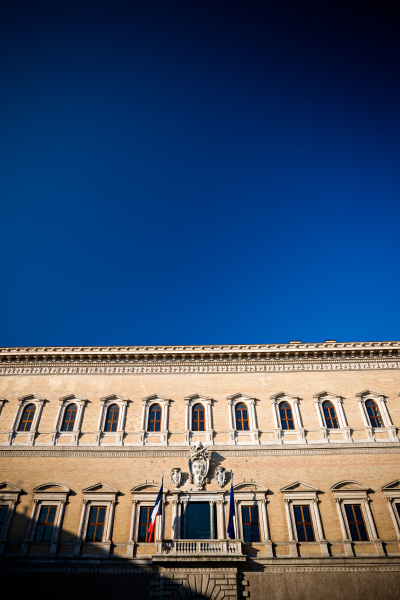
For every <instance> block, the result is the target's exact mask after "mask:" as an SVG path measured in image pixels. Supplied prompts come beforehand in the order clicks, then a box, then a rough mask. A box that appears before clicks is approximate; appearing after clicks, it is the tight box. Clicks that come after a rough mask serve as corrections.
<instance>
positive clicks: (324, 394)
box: [313, 390, 342, 400]
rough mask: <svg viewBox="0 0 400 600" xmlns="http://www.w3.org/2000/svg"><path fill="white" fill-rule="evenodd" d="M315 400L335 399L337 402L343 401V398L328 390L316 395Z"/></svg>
mask: <svg viewBox="0 0 400 600" xmlns="http://www.w3.org/2000/svg"><path fill="white" fill-rule="evenodd" d="M313 398H318V399H320V400H325V399H326V400H329V398H335V399H336V400H341V399H342V396H339V395H338V394H333V393H332V392H328V391H327V390H324V391H323V392H319V393H318V394H314V396H313Z"/></svg>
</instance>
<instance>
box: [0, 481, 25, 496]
mask: <svg viewBox="0 0 400 600" xmlns="http://www.w3.org/2000/svg"><path fill="white" fill-rule="evenodd" d="M0 492H2V493H7V492H10V493H13V494H16V493H17V492H22V490H21V488H19V487H16V486H15V485H12V483H8V481H2V482H1V483H0Z"/></svg>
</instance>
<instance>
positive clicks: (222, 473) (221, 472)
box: [214, 467, 226, 488]
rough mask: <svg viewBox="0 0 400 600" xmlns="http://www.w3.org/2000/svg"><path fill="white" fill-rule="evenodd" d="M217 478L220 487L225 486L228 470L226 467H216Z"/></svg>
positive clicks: (215, 474)
mask: <svg viewBox="0 0 400 600" xmlns="http://www.w3.org/2000/svg"><path fill="white" fill-rule="evenodd" d="M214 476H215V480H216V482H217V483H218V485H219V487H221V488H222V487H224V485H225V483H226V470H225V467H216V469H215V471H214Z"/></svg>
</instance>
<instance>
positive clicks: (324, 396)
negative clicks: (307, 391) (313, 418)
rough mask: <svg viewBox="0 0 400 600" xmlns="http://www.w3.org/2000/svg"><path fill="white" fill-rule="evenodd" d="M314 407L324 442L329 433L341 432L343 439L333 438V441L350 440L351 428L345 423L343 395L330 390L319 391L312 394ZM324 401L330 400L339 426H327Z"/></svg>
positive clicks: (327, 440) (326, 440)
mask: <svg viewBox="0 0 400 600" xmlns="http://www.w3.org/2000/svg"><path fill="white" fill-rule="evenodd" d="M314 402H315V408H316V411H317V416H318V421H319V426H320V430H321V434H322V438H323V440H324V441H325V442H330V441H331V439H330V434H331V433H342V434H343V440H340V439H335V440H334V441H335V443H338V442H339V443H340V442H350V441H351V429H350V427H349V425H348V423H347V419H346V414H345V412H344V409H343V397H342V396H338V394H332V392H328V391H326V390H324V391H323V392H319V393H318V394H315V395H314ZM325 402H330V403H331V404H333V407H334V409H335V412H336V418H337V420H338V425H339V427H334V428H331V427H328V423H327V421H326V417H325V413H324V409H323V405H324V403H325Z"/></svg>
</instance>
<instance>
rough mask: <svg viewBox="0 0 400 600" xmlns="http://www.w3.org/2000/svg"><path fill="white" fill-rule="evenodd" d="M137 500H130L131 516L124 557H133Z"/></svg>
mask: <svg viewBox="0 0 400 600" xmlns="http://www.w3.org/2000/svg"><path fill="white" fill-rule="evenodd" d="M137 505H138V501H137V500H132V516H131V525H130V528H129V539H128V541H127V544H126V557H127V558H133V553H134V550H135V545H136V542H135V531H136V514H137Z"/></svg>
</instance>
